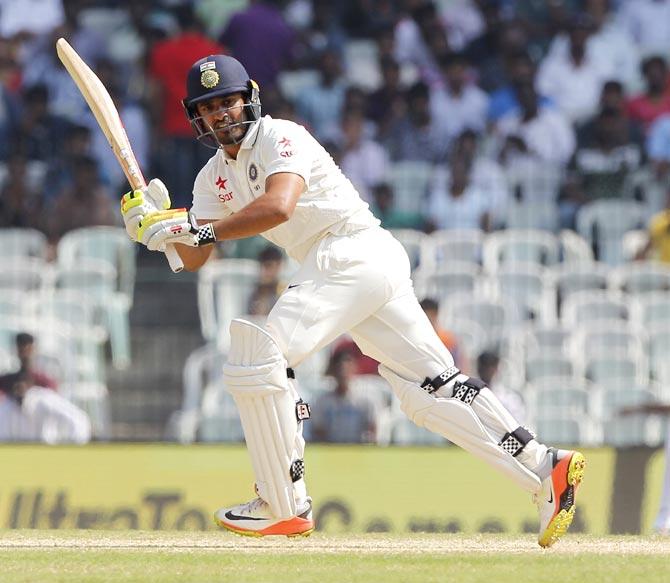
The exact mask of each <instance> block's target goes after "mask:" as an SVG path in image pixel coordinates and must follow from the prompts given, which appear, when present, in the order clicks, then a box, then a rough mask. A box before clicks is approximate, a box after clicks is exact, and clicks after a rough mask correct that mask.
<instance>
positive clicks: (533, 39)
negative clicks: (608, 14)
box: [514, 0, 582, 56]
mask: <svg viewBox="0 0 670 583" xmlns="http://www.w3.org/2000/svg"><path fill="white" fill-rule="evenodd" d="M581 5H582V0H549V1H546V0H514V12H515V14H516V16H517V17H518V18H520V19H521V20H522V21H523V23H524V26H525V27H526V28H527V29H528V32H529V36H530V42H529V45H530V46H529V50H530V52H531V53H532V54H533V55H534V56H535V55H537V54H542V55H544V54H546V52H547V49H548V48H549V45H550V44H551V41H552V40H553V39H554V38H555V37H556V36H557V35H559V34H561V33H564V32H565V31H567V30H568V23H569V19H570V15H572V14H574V13H575V12H576V11H577V10H578V9H579V8H581Z"/></svg>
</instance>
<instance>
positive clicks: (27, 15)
mask: <svg viewBox="0 0 670 583" xmlns="http://www.w3.org/2000/svg"><path fill="white" fill-rule="evenodd" d="M63 8H64V7H63V0H33V1H32V2H15V1H14V0H1V1H0V12H2V18H0V36H2V37H5V38H20V37H23V38H33V37H36V36H40V35H44V34H48V33H49V32H51V31H52V30H53V29H54V28H56V27H57V26H60V25H62V24H63V22H64V20H65V13H64V10H63Z"/></svg>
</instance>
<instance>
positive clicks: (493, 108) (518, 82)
mask: <svg viewBox="0 0 670 583" xmlns="http://www.w3.org/2000/svg"><path fill="white" fill-rule="evenodd" d="M504 68H505V70H506V77H507V81H508V83H507V84H505V85H503V86H501V87H500V88H499V89H496V90H495V91H494V92H493V93H492V94H491V97H490V101H489V111H488V119H489V121H490V122H493V123H496V122H497V121H498V120H499V119H500V118H502V117H503V116H505V115H507V114H510V113H515V112H516V111H518V109H519V107H520V106H519V101H518V99H517V89H518V88H519V87H521V86H522V85H525V84H530V85H534V84H535V69H536V68H535V63H534V62H533V60H532V59H531V58H530V55H529V54H528V53H527V52H525V51H519V52H516V53H513V54H511V55H509V57H508V58H507V59H506V60H505V64H504ZM538 98H539V103H540V106H541V107H549V106H551V105H552V104H553V102H552V101H551V99H549V98H548V97H545V96H544V95H539V96H538Z"/></svg>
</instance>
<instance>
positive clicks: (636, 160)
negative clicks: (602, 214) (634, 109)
mask: <svg viewBox="0 0 670 583" xmlns="http://www.w3.org/2000/svg"><path fill="white" fill-rule="evenodd" d="M628 130H629V127H628V119H627V118H626V117H625V115H622V113H621V112H620V111H617V110H615V109H603V110H602V111H601V112H600V114H598V117H597V119H596V122H595V128H594V135H593V138H592V139H591V140H587V141H585V142H584V143H582V144H579V146H578V148H577V151H576V152H575V156H574V158H573V161H572V163H571V166H572V168H573V169H574V171H575V172H577V173H578V174H579V175H580V176H581V178H582V183H583V186H584V193H585V195H586V199H587V200H588V201H591V200H595V199H597V198H620V197H621V196H622V195H623V192H624V187H625V185H626V179H627V177H628V176H630V174H631V173H632V172H635V171H636V170H638V169H639V168H640V167H641V165H642V162H643V150H642V147H641V146H640V144H636V143H634V142H632V141H631V140H630V135H629V131H628Z"/></svg>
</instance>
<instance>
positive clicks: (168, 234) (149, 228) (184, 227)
mask: <svg viewBox="0 0 670 583" xmlns="http://www.w3.org/2000/svg"><path fill="white" fill-rule="evenodd" d="M137 240H138V241H139V242H140V243H142V244H143V245H146V246H147V249H149V250H150V251H165V247H166V246H167V245H170V244H174V243H181V244H182V245H188V246H189V247H201V246H203V245H211V244H212V243H214V242H216V235H215V234H214V226H213V225H212V223H207V224H206V225H202V226H201V227H199V226H198V224H197V222H196V220H195V215H194V214H193V213H190V212H188V211H187V210H186V209H184V208H182V209H172V210H167V211H157V212H154V213H151V214H150V215H147V216H146V217H144V219H142V221H141V222H140V226H139V229H138V230H137Z"/></svg>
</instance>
